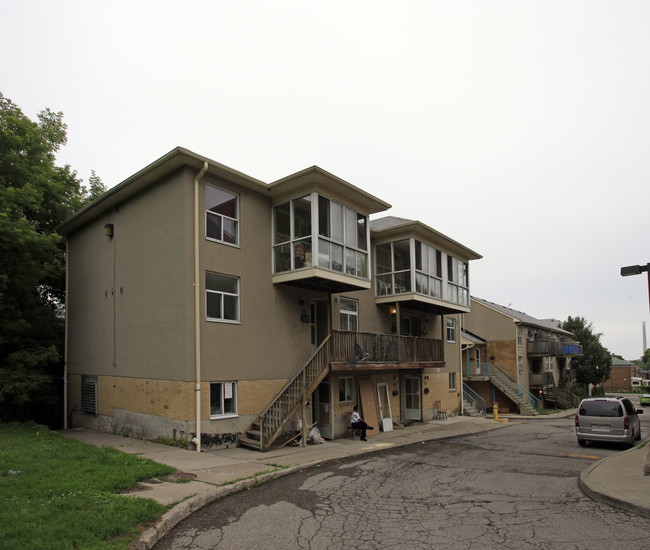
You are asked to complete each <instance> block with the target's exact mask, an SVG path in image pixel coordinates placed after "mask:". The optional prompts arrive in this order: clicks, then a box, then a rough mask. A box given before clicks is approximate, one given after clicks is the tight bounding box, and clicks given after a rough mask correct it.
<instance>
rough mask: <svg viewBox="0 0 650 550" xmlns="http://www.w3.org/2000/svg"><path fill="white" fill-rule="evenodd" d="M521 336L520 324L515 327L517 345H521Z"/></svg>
mask: <svg viewBox="0 0 650 550" xmlns="http://www.w3.org/2000/svg"><path fill="white" fill-rule="evenodd" d="M521 344H522V336H521V325H520V326H518V327H517V345H518V346H519V347H521Z"/></svg>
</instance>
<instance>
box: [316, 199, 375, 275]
mask: <svg viewBox="0 0 650 550" xmlns="http://www.w3.org/2000/svg"><path fill="white" fill-rule="evenodd" d="M318 267H322V268H323V269H331V270H332V271H339V272H341V273H345V274H347V275H352V276H354V277H362V278H364V279H367V278H368V219H367V217H366V216H365V215H364V214H361V213H359V212H357V211H355V210H353V209H352V208H348V207H347V206H343V205H342V204H341V203H338V202H336V201H333V200H331V199H328V198H327V197H323V196H322V195H319V196H318Z"/></svg>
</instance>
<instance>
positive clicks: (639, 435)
mask: <svg viewBox="0 0 650 550" xmlns="http://www.w3.org/2000/svg"><path fill="white" fill-rule="evenodd" d="M636 440H637V441H641V429H640V428H639V433H638V434H636Z"/></svg>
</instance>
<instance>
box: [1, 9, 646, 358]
mask: <svg viewBox="0 0 650 550" xmlns="http://www.w3.org/2000/svg"><path fill="white" fill-rule="evenodd" d="M0 10H1V11H0V48H1V50H2V52H3V53H2V56H0V91H2V93H3V94H4V95H5V96H6V97H8V98H10V99H11V100H13V101H14V102H15V103H16V104H17V105H18V106H19V107H21V108H22V109H23V111H24V112H25V114H27V115H28V116H29V117H30V118H33V119H34V118H35V117H36V114H37V113H38V112H39V111H40V110H41V109H43V108H45V107H49V108H51V109H53V110H55V111H63V113H64V115H65V121H66V123H67V125H68V144H67V146H66V147H65V148H64V149H62V151H61V152H60V154H59V157H58V159H59V163H60V164H70V165H71V166H72V168H73V169H75V170H76V171H77V172H78V174H79V176H80V177H82V178H84V180H87V178H88V176H89V175H90V171H91V169H94V170H95V171H96V172H97V174H98V175H99V176H100V177H101V178H102V180H103V181H104V183H105V184H106V185H107V186H108V187H112V186H114V185H116V184H117V183H119V182H120V181H122V180H124V179H126V178H127V177H128V176H130V175H131V174H133V173H134V172H136V171H138V170H139V169H141V168H143V167H144V166H146V165H147V164H149V163H150V162H152V161H154V160H155V159H157V158H159V157H160V156H162V155H163V154H165V153H167V152H168V151H169V150H171V149H173V148H174V147H176V146H177V145H181V146H184V147H187V148H189V149H191V150H193V151H195V152H196V153H199V154H201V155H205V156H207V157H210V158H212V159H214V160H217V161H219V162H221V163H223V164H226V165H228V166H230V167H232V168H235V169H237V170H240V171H242V172H244V173H246V174H249V175H251V176H253V177H255V178H258V179H261V180H263V181H266V182H272V181H275V180H277V179H279V178H282V177H284V176H287V175H289V174H292V173H294V172H296V171H298V170H301V169H303V168H306V167H308V166H312V165H318V166H320V167H321V168H324V169H325V170H328V171H329V172H332V173H333V174H335V175H337V176H339V177H341V178H343V179H344V180H346V181H348V182H350V183H352V184H354V185H356V186H358V187H361V188H362V189H364V190H366V191H369V192H370V193H372V194H374V195H376V196H377V197H379V198H381V199H383V200H385V201H387V202H389V203H390V204H392V205H393V208H392V209H391V210H390V211H389V212H388V214H390V215H394V216H401V217H405V218H411V219H418V220H420V221H422V222H423V223H426V224H427V225H429V226H431V227H433V228H434V229H436V230H438V231H440V232H442V233H444V234H446V235H448V236H450V237H451V238H453V239H455V240H457V241H459V242H461V243H462V244H464V245H465V246H467V247H469V248H471V249H472V250H474V251H476V252H478V253H479V254H481V255H482V256H483V259H481V260H478V261H475V262H472V263H471V265H470V275H471V291H472V294H473V295H475V296H478V297H481V298H484V299H486V300H490V301H493V302H496V303H499V304H502V305H506V306H507V305H510V306H511V307H513V308H515V309H517V310H520V311H524V312H526V313H528V314H529V315H532V316H534V317H537V318H550V317H552V318H556V319H560V320H565V319H566V318H567V316H569V315H572V316H577V315H579V316H583V317H585V318H586V319H587V320H588V321H590V322H592V323H593V324H594V328H595V330H596V332H602V333H603V336H602V339H601V341H602V343H603V344H604V345H605V346H606V347H607V348H609V350H610V351H611V352H612V353H617V354H620V355H622V356H623V357H625V358H626V359H636V358H639V357H640V356H641V353H642V330H641V326H642V322H643V321H647V320H648V317H649V307H648V302H649V299H648V281H647V278H646V276H645V274H644V275H642V276H635V277H628V278H622V277H621V276H620V275H619V270H620V267H621V266H625V265H631V264H645V263H646V262H649V261H650V246H649V244H650V243H649V241H650V215H649V204H650V201H649V199H650V137H649V132H650V109H649V105H650V103H649V102H650V2H648V1H646V0H642V1H637V2H633V1H624V0H617V1H611V2H600V1H595V0H587V1H584V2H578V1H571V0H562V1H552V0H543V1H539V2H538V1H521V2H515V1H509V2H501V1H494V0H491V1H459V0H454V1H445V2H439V1H434V0H427V1H396V0H393V1H391V2H384V1H379V0H372V1H345V2H339V1H332V0H328V1H322V2H316V1H304V2H279V1H260V2H252V1H246V0H239V1H236V2H235V1H231V2H221V1H216V0H215V1H209V2H199V1H188V2H178V1H174V2H168V1H161V0H157V1H155V2H153V1H140V0H137V1H134V0H130V1H129V2H123V1H111V2H90V1H87V0H84V1H62V0H57V1H56V2H53V1H51V0H47V1H30V0H24V1H21V2H9V1H8V0H0Z"/></svg>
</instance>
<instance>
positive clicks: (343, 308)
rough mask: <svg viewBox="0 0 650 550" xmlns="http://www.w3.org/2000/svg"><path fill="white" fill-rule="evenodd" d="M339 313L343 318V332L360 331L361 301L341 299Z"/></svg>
mask: <svg viewBox="0 0 650 550" xmlns="http://www.w3.org/2000/svg"><path fill="white" fill-rule="evenodd" d="M339 312H340V316H341V330H349V331H357V330H359V301H358V300H354V299H352V298H344V297H341V300H340V307H339Z"/></svg>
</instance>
